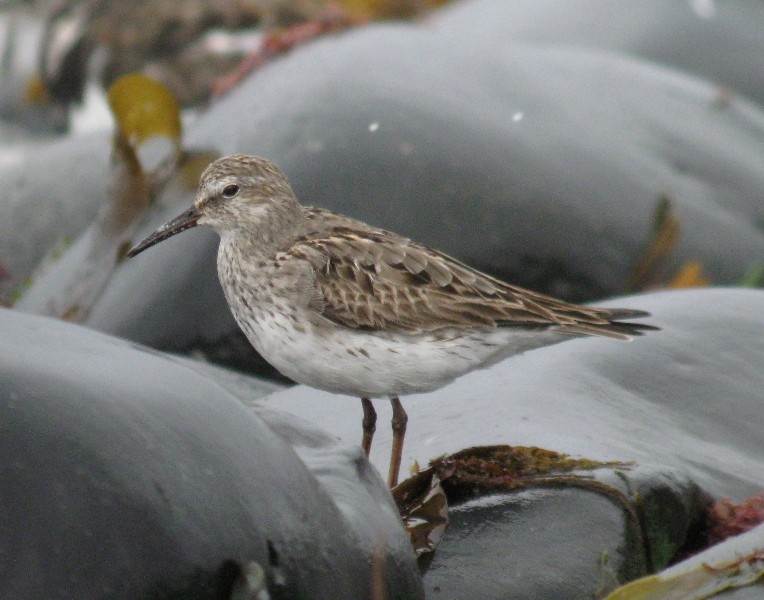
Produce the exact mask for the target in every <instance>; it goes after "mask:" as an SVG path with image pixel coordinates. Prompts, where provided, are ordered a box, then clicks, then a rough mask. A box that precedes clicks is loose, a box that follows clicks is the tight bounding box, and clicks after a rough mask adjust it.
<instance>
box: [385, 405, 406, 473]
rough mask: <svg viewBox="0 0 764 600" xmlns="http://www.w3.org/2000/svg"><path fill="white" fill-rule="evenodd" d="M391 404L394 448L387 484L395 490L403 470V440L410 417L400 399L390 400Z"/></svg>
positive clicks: (391, 454)
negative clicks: (399, 474) (400, 471)
mask: <svg viewBox="0 0 764 600" xmlns="http://www.w3.org/2000/svg"><path fill="white" fill-rule="evenodd" d="M390 402H391V403H392V405H393V420H392V424H393V448H392V451H391V452H390V472H389V473H388V475H387V483H388V485H389V486H390V487H391V488H394V487H395V486H396V485H398V471H399V470H400V468H401V457H402V456H403V438H404V436H405V435H406V423H408V420H409V417H408V415H407V414H406V411H405V410H403V405H402V404H401V401H400V400H399V399H398V398H390Z"/></svg>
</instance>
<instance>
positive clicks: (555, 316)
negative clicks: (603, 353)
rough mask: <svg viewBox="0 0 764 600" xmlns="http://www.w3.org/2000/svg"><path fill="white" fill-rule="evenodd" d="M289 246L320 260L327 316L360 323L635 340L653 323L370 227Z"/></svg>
mask: <svg viewBox="0 0 764 600" xmlns="http://www.w3.org/2000/svg"><path fill="white" fill-rule="evenodd" d="M348 221H350V220H349V219H348ZM288 253H289V254H290V255H292V257H294V258H300V259H303V260H305V261H307V262H308V263H310V265H311V266H312V267H313V273H314V275H315V282H314V284H315V287H316V291H317V295H318V296H320V298H321V301H320V306H321V308H322V310H323V314H324V316H325V317H326V318H328V319H330V320H332V321H335V322H337V323H340V324H342V325H344V326H347V327H351V328H354V329H364V330H372V331H378V330H387V331H393V332H399V333H417V332H422V331H426V332H432V331H437V330H442V329H447V328H478V329H491V328H494V327H511V326H540V327H547V326H557V328H558V329H560V330H561V331H566V332H569V333H571V334H574V335H601V336H606V337H615V338H621V339H623V338H626V339H628V338H629V337H631V336H633V335H639V334H640V330H642V329H650V328H651V326H649V325H643V324H640V323H622V322H617V321H615V322H614V320H615V319H618V318H626V319H628V318H634V317H639V316H644V315H645V313H642V312H640V311H633V310H628V309H623V310H621V309H613V310H609V309H604V308H592V307H585V306H578V305H574V304H568V303H566V302H563V301H561V300H557V299H554V298H551V297H549V296H545V295H543V294H539V293H536V292H532V291H529V290H524V289H522V288H519V287H515V286H512V285H510V284H507V283H504V282H503V281H500V280H498V279H496V278H493V277H491V276H489V275H486V274H485V273H481V272H480V271H477V270H476V269H473V268H471V267H469V266H467V265H465V264H464V263H461V262H459V261H458V260H456V259H454V258H452V257H450V256H448V255H446V254H444V253H442V252H438V251H435V250H430V249H428V248H425V247H424V246H421V245H418V244H416V243H414V242H412V241H411V240H408V239H406V238H403V237H401V236H398V235H396V234H393V233H390V232H386V231H383V230H377V229H373V228H371V227H369V226H364V227H363V228H358V229H353V228H351V227H334V228H332V229H330V230H329V231H326V232H323V233H322V235H320V236H317V237H306V238H304V239H300V240H298V241H297V242H296V243H295V244H294V245H293V246H292V247H291V248H290V249H289V250H288Z"/></svg>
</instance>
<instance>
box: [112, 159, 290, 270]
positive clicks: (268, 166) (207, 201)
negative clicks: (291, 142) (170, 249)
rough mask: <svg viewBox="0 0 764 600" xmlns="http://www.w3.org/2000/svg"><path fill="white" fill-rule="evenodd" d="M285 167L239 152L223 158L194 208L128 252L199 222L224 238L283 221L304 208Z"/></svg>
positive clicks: (208, 174)
mask: <svg viewBox="0 0 764 600" xmlns="http://www.w3.org/2000/svg"><path fill="white" fill-rule="evenodd" d="M299 208H300V206H299V204H298V202H297V199H296V198H295V196H294V192H293V191H292V188H291V186H290V185H289V182H288V181H287V179H286V177H285V176H284V174H283V173H282V172H281V170H280V169H279V168H278V167H277V166H276V165H274V164H273V163H272V162H270V161H269V160H266V159H264V158H260V157H257V156H245V155H240V154H235V155H232V156H225V157H223V158H219V159H218V160H216V161H215V162H213V163H212V164H210V165H209V166H208V167H207V168H206V169H205V171H204V173H202V177H201V179H200V181H199V190H198V192H197V194H196V200H195V201H194V204H193V206H192V207H191V208H189V209H188V210H186V211H185V212H183V213H182V214H180V215H178V216H177V217H176V218H174V219H172V220H171V221H169V222H168V223H166V224H164V225H162V226H161V227H160V228H159V229H157V230H156V231H155V232H154V233H152V234H151V235H149V236H148V237H147V238H146V239H145V240H143V241H142V242H140V243H139V244H136V245H135V246H134V247H133V248H131V249H130V251H129V252H128V253H127V255H128V256H135V255H136V254H139V253H140V252H143V251H144V250H146V249H147V248H149V247H151V246H153V245H155V244H158V243H159V242H161V241H163V240H166V239H167V238H169V237H172V236H173V235H175V234H176V233H180V232H181V231H185V230H186V229H190V228H192V227H196V226H197V225H206V226H208V227H212V228H213V229H214V230H215V231H217V232H218V234H220V236H221V237H225V236H226V235H232V234H235V233H236V232H237V231H240V230H248V231H254V230H256V229H257V227H258V225H260V224H261V223H263V222H268V223H269V224H277V222H278V221H279V220H284V219H286V218H287V216H288V215H290V214H293V213H296V212H298V211H299Z"/></svg>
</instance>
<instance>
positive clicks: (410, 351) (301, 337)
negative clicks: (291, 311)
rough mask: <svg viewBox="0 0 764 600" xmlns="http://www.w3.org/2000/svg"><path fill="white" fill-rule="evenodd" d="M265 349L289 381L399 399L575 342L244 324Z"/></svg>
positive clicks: (264, 321)
mask: <svg viewBox="0 0 764 600" xmlns="http://www.w3.org/2000/svg"><path fill="white" fill-rule="evenodd" d="M239 324H240V325H241V327H242V329H243V330H244V332H245V333H246V335H247V337H248V339H249V341H250V342H251V343H252V345H253V346H254V347H255V348H256V349H257V351H258V352H259V353H260V354H261V355H262V356H263V357H264V358H265V359H266V360H267V361H268V362H269V363H271V364H272V365H273V366H274V367H276V369H278V370H279V371H280V372H281V373H283V374H284V375H286V376H287V377H289V378H291V379H293V380H295V381H297V382H298V383H303V384H305V385H309V386H311V387H315V388H318V389H322V390H326V391H329V392H334V393H339V394H347V395H351V396H357V397H369V398H377V397H381V396H399V395H406V394H412V393H418V392H426V391H430V390H433V389H437V388H439V387H441V386H443V385H445V384H447V383H449V382H451V381H453V380H454V379H456V378H457V377H459V376H460V375H463V374H465V373H467V372H469V371H472V370H473V369H477V368H482V367H487V366H489V365H491V364H494V363H495V362H497V361H499V360H501V359H503V358H506V357H508V356H511V355H513V354H519V353H521V352H523V351H525V350H530V349H533V348H538V347H541V346H547V345H549V344H554V343H557V342H560V341H563V340H565V339H570V338H571V337H572V336H570V335H565V334H560V333H555V332H553V331H547V332H539V331H531V332H527V331H521V330H517V329H496V330H493V331H490V332H484V331H474V332H467V333H465V332H457V331H452V332H450V333H448V334H440V335H430V334H427V335H418V336H409V335H403V334H392V335H385V334H379V333H370V332H365V331H354V330H346V329H343V328H341V327H339V326H336V325H334V324H331V323H329V327H328V328H327V329H326V330H324V328H321V331H317V328H315V327H313V326H312V325H311V324H310V323H309V322H308V321H307V320H299V321H298V326H297V327H295V324H294V322H293V321H292V320H290V319H288V318H286V317H285V316H283V315H282V314H279V313H278V312H274V313H273V314H265V315H263V314H261V315H259V318H257V319H252V320H250V321H248V322H247V323H243V322H240V323H239Z"/></svg>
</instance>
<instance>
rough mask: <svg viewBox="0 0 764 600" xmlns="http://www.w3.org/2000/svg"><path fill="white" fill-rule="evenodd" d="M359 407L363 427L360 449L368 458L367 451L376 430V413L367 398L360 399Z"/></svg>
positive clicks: (369, 448)
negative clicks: (361, 413) (360, 407)
mask: <svg viewBox="0 0 764 600" xmlns="http://www.w3.org/2000/svg"><path fill="white" fill-rule="evenodd" d="M361 405H362V406H363V420H362V421H361V425H362V426H363V439H362V440H361V448H363V451H364V452H365V453H366V456H369V450H371V440H372V438H373V437H374V432H375V431H376V429H377V413H376V411H375V410H374V405H372V403H371V400H369V399H368V398H361Z"/></svg>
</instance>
